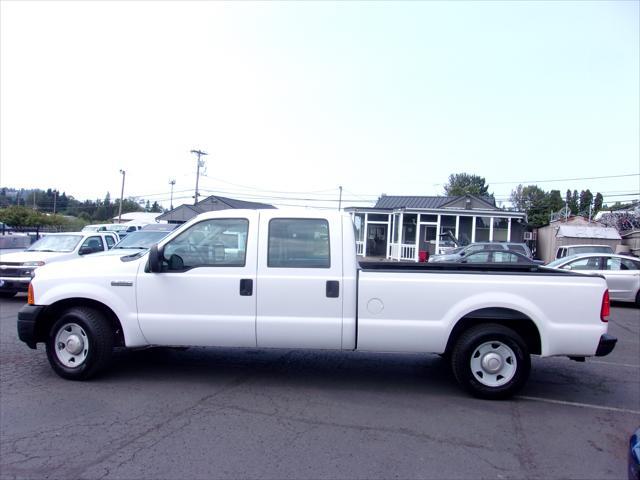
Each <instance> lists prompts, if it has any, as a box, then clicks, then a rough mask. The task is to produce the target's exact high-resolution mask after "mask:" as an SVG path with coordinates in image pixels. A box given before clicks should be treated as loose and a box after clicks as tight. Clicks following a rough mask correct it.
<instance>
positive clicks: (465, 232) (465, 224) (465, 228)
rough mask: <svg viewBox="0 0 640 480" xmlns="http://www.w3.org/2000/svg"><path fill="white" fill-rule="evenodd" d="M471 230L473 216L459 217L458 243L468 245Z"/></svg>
mask: <svg viewBox="0 0 640 480" xmlns="http://www.w3.org/2000/svg"><path fill="white" fill-rule="evenodd" d="M472 232H473V217H460V225H459V228H458V242H460V245H469V244H470V243H471V237H472Z"/></svg>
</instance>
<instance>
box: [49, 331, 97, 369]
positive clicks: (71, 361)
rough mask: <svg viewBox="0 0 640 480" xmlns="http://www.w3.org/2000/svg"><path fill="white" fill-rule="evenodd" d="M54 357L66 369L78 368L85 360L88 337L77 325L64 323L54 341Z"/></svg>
mask: <svg viewBox="0 0 640 480" xmlns="http://www.w3.org/2000/svg"><path fill="white" fill-rule="evenodd" d="M55 352H56V357H57V358H58V360H59V361H60V363H62V365H64V366H65V367H68V368H78V367H80V366H81V365H82V364H84V362H85V361H86V360H87V355H88V354H89V337H87V333H86V332H85V330H84V328H82V327H81V326H80V325H78V324H77V323H66V324H64V325H63V326H62V327H60V329H59V330H58V333H57V334H56V340H55Z"/></svg>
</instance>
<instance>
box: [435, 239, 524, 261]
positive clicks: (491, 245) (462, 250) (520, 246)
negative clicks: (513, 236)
mask: <svg viewBox="0 0 640 480" xmlns="http://www.w3.org/2000/svg"><path fill="white" fill-rule="evenodd" d="M486 251H510V252H514V253H519V254H520V255H523V256H525V257H528V258H531V257H532V255H531V250H530V249H529V247H528V246H527V245H526V244H525V243H516V242H477V243H472V244H471V245H467V246H466V247H458V248H456V249H455V250H452V251H451V252H449V253H447V254H445V255H433V256H431V258H429V261H430V262H459V261H460V259H461V258H462V257H465V256H467V255H470V254H472V253H474V252H486Z"/></svg>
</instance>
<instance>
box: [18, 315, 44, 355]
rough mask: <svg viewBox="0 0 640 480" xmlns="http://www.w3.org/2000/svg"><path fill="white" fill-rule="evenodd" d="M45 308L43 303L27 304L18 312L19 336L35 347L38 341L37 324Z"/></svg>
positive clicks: (31, 346)
mask: <svg viewBox="0 0 640 480" xmlns="http://www.w3.org/2000/svg"><path fill="white" fill-rule="evenodd" d="M44 309H45V307H44V306H43V305H25V306H24V307H22V308H21V309H20V311H19V312H18V338H19V339H20V340H22V341H23V342H24V343H26V344H27V345H28V346H29V347H30V348H33V349H35V348H36V343H37V337H36V325H37V323H38V319H39V318H41V316H42V313H43V312H44Z"/></svg>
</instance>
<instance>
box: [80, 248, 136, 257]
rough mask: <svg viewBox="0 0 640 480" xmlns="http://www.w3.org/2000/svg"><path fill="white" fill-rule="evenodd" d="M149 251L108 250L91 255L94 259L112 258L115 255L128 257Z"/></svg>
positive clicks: (132, 249) (134, 249) (129, 249)
mask: <svg viewBox="0 0 640 480" xmlns="http://www.w3.org/2000/svg"><path fill="white" fill-rule="evenodd" d="M147 250H148V249H147ZM147 250H143V249H141V248H112V249H111V250H107V251H106V252H98V253H92V254H91V255H92V256H94V257H105V256H109V257H111V256H113V255H119V256H121V257H126V256H127V255H135V254H136V253H145V252H146V251H147Z"/></svg>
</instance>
